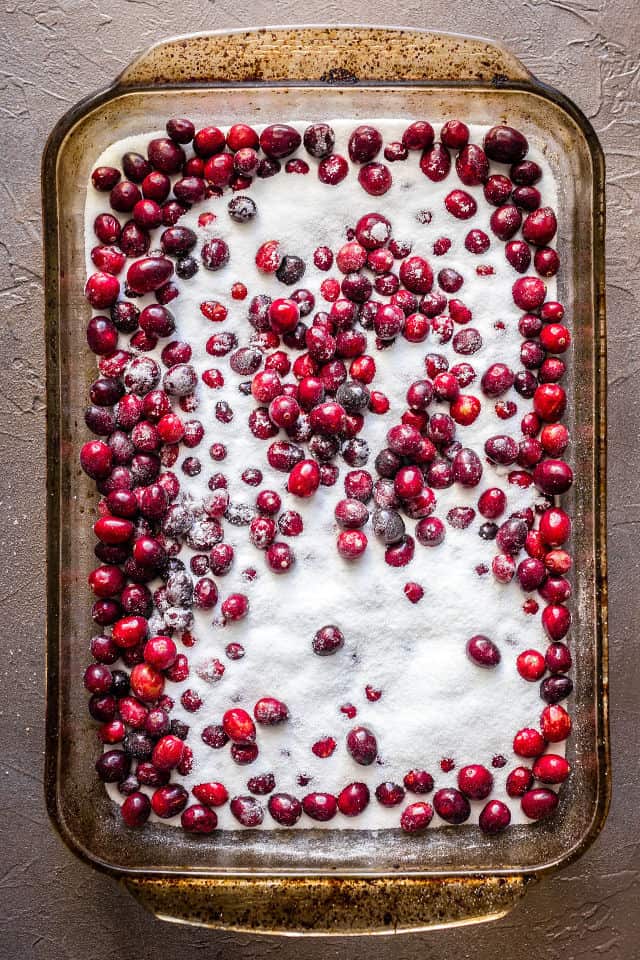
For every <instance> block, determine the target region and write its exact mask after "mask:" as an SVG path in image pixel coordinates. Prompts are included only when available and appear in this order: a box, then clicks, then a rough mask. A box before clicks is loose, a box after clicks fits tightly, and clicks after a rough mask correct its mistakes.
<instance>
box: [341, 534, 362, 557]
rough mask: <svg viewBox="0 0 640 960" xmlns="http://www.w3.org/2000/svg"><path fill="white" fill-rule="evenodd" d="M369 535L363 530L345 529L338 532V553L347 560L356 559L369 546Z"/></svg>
mask: <svg viewBox="0 0 640 960" xmlns="http://www.w3.org/2000/svg"><path fill="white" fill-rule="evenodd" d="M367 542H368V541H367V537H366V535H365V534H364V533H363V532H362V531H361V530H343V531H342V532H341V533H339V534H338V539H337V548H338V553H339V554H340V556H341V557H343V558H344V559H345V560H356V559H357V558H358V557H360V556H361V555H362V554H363V553H364V551H365V550H366V548H367Z"/></svg>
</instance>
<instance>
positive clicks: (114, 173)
mask: <svg viewBox="0 0 640 960" xmlns="http://www.w3.org/2000/svg"><path fill="white" fill-rule="evenodd" d="M120 176H121V174H120V171H119V170H118V169H117V168H116V167H96V168H95V170H94V171H93V172H92V174H91V182H92V184H93V185H94V187H95V188H96V190H100V191H102V192H103V193H108V192H109V190H112V189H113V188H114V187H115V185H116V183H118V181H119V180H120Z"/></svg>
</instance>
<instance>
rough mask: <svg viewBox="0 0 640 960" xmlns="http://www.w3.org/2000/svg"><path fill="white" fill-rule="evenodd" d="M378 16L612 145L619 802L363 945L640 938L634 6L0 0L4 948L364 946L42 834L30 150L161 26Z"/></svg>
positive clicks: (29, 954)
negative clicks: (522, 885) (458, 55)
mask: <svg viewBox="0 0 640 960" xmlns="http://www.w3.org/2000/svg"><path fill="white" fill-rule="evenodd" d="M305 21H307V22H311V23H313V22H324V23H339V22H350V23H357V22H364V23H367V22H368V23H378V24H383V23H389V24H401V25H407V26H416V27H425V28H431V29H438V28H439V29H443V30H450V31H459V32H463V33H471V34H480V35H486V36H494V37H496V38H499V39H502V40H504V41H505V42H506V43H507V44H508V45H509V46H510V47H511V49H512V50H513V51H514V52H515V53H516V54H517V55H518V56H519V57H521V58H522V60H523V61H524V62H525V63H526V64H527V65H528V66H529V68H530V69H531V70H532V71H533V72H534V73H535V74H537V76H538V77H540V78H541V79H542V80H545V81H547V82H548V83H550V84H552V85H554V86H557V87H558V88H560V89H561V90H563V91H564V92H565V93H566V94H568V95H569V96H570V97H571V98H572V99H573V100H575V101H576V103H578V104H579V106H580V107H581V108H582V109H583V110H584V112H585V113H586V114H587V116H588V117H589V118H590V119H591V121H592V123H593V125H594V127H595V129H596V131H597V132H598V134H599V136H600V138H601V140H602V143H603V145H604V148H605V151H606V154H607V163H608V174H607V182H608V205H609V218H608V222H609V230H608V256H607V269H608V312H609V329H610V338H609V369H610V421H609V440H610V473H609V477H610V495H609V496H610V501H609V502H610V516H609V532H610V544H609V549H610V558H611V617H610V620H611V654H612V678H611V681H612V682H611V689H612V708H613V709H612V738H613V750H614V761H615V787H614V799H613V807H612V810H611V814H610V817H609V821H608V824H607V826H606V828H605V830H604V832H603V834H602V835H601V836H600V838H599V839H598V841H597V842H596V844H595V845H594V846H593V848H592V849H591V850H590V852H589V853H588V854H587V855H586V856H585V857H583V858H582V859H581V860H579V861H578V862H577V863H576V864H574V865H573V866H572V867H570V868H569V869H568V870H565V871H564V872H562V873H560V874H558V875H556V876H555V877H554V878H553V879H550V880H548V881H546V882H544V883H542V884H539V885H538V886H537V887H536V888H535V889H533V890H532V891H531V892H530V893H529V895H528V896H527V898H526V900H525V902H524V903H523V904H522V905H521V906H520V907H519V908H518V909H517V910H516V911H515V912H514V913H513V914H511V915H510V916H509V917H507V918H506V919H505V920H502V921H500V922H497V923H493V924H489V925H486V926H483V927H475V928H474V927H472V928H464V929H460V930H452V931H449V932H435V933H432V934H429V935H422V936H418V937H400V938H396V939H389V938H385V939H382V940H377V941H376V942H375V944H374V945H373V949H375V950H376V952H377V954H378V956H380V957H383V958H391V957H394V958H396V960H405V958H409V957H413V956H415V955H416V954H420V955H421V956H422V957H423V958H425V960H430V958H436V957H448V958H449V957H459V958H474V960H483V958H489V957H494V956H500V957H504V958H505V960H508V958H515V957H518V958H520V957H524V956H526V955H528V954H529V955H532V956H535V957H536V958H539V960H545V958H556V957H560V956H562V957H563V960H575V958H598V957H599V958H605V960H631V958H634V957H637V956H638V949H637V946H636V945H637V942H638V938H639V937H640V911H639V910H638V885H639V871H640V855H639V846H640V832H639V830H638V824H639V821H640V814H639V809H640V805H639V804H638V803H637V799H636V798H637V789H638V781H639V776H638V760H637V749H634V744H635V745H637V740H638V737H637V733H638V707H637V692H636V691H637V689H638V684H640V671H639V669H638V661H639V657H638V653H637V649H636V650H634V645H635V644H637V637H638V634H639V633H640V606H639V604H638V603H637V602H636V598H637V597H638V595H639V591H640V564H639V562H638V553H637V549H636V531H637V529H638V524H640V475H639V472H638V457H637V437H638V433H639V429H640V391H638V388H637V378H638V374H639V371H640V346H639V342H638V332H637V323H638V318H639V315H640V293H639V284H640V243H639V241H640V228H639V215H640V136H639V131H640V112H639V111H638V103H639V102H640V15H639V14H638V7H637V3H636V2H635V0H525V2H520V0H477V2H475V3H469V2H468V0H464V2H463V0H430V2H429V4H426V3H423V2H420V0H395V2H394V3H393V4H392V5H388V4H380V3H375V2H372V0H352V2H351V3H350V4H348V5H342V4H339V3H337V2H335V0H326V2H325V3H324V4H323V5H321V6H317V5H316V4H313V3H311V2H309V0H296V2H283V0H275V2H274V0H271V2H265V0H254V2H253V4H246V5H241V4H238V3H237V2H236V3H232V2H229V0H181V2H180V3H177V2H175V0H174V2H171V0H111V2H110V3H108V4H102V3H98V2H87V0H58V2H56V0H6V2H5V3H4V4H3V10H2V15H1V18H0V111H1V114H0V116H1V117H2V121H1V123H2V126H1V127H0V129H1V131H2V146H3V149H2V156H1V159H0V171H1V172H0V204H1V205H2V211H3V212H2V219H1V220H0V224H1V228H0V315H1V322H0V450H1V456H2V459H1V461H0V462H1V463H2V464H3V466H2V467H0V570H1V574H0V604H2V619H3V627H4V629H3V636H2V640H1V641H0V687H1V688H2V689H1V692H0V743H1V744H2V746H1V750H2V753H1V754H0V756H1V761H0V791H1V800H0V830H1V831H2V834H3V839H2V845H1V846H0V958H2V960H26V958H34V960H45V958H46V960H49V958H51V960H80V958H82V960H112V958H113V960H115V958H118V960H133V958H136V960H147V958H151V957H154V958H155V957H162V958H163V960H173V958H181V960H190V958H197V957H204V956H206V957H208V958H226V957H232V956H233V957H235V958H238V957H241V958H244V957H246V958H251V960H263V958H266V957H269V956H271V955H275V954H276V953H277V954H278V955H279V956H281V957H282V958H283V960H288V958H294V957H297V956H299V955H301V954H302V955H304V956H305V957H306V958H308V960H316V958H318V960H319V958H321V957H322V960H330V958H334V957H349V958H354V960H356V958H358V960H359V958H364V957H367V956H369V955H370V953H371V950H372V943H371V942H370V941H365V940H350V941H346V940H330V941H329V940H311V941H307V942H306V943H305V944H304V946H302V945H301V944H300V943H296V942H295V941H282V940H279V939H276V938H271V937H269V938H256V937H251V936H238V935H229V934H223V933H214V932H208V931H204V930H197V929H188V928H181V927H174V926H169V925H167V924H161V923H160V922H158V921H155V920H154V919H153V918H152V917H151V916H149V915H147V914H146V913H145V912H144V911H143V910H142V909H141V908H139V907H138V906H137V905H136V904H135V903H134V901H133V900H132V899H131V898H130V897H129V896H127V895H126V894H125V893H124V892H121V891H120V890H119V889H118V888H117V887H116V885H115V884H114V883H113V882H112V881H111V880H110V879H108V878H107V877H104V876H101V875H99V874H97V873H95V872H93V871H92V870H91V869H89V868H88V867H86V866H83V865H81V864H80V863H79V862H78V861H76V860H75V859H74V857H73V856H72V855H71V854H70V853H68V852H67V851H66V849H65V848H64V847H63V846H62V844H61V842H60V841H59V840H58V838H57V837H56V836H55V834H54V833H53V831H52V829H51V827H50V825H49V822H48V819H47V815H46V813H45V809H44V804H43V800H42V788H41V771H42V756H43V722H42V721H43V713H44V707H43V632H44V582H43V575H42V571H43V549H44V479H45V465H44V361H43V353H44V351H43V343H42V309H43V306H42V304H43V290H42V258H41V235H40V234H41V227H40V209H39V205H40V198H39V182H38V178H39V164H40V155H41V151H42V147H43V144H44V141H45V137H46V135H47V134H48V132H49V131H50V129H51V128H52V126H53V125H54V123H55V121H56V120H57V119H58V117H59V116H60V115H61V114H62V113H64V112H65V111H66V110H67V109H68V108H69V107H70V106H71V105H72V104H73V103H74V102H75V101H77V100H79V99H80V98H82V97H84V96H85V95H86V94H88V93H90V92H91V91H93V90H95V89H96V88H99V87H102V86H104V85H106V84H108V83H109V82H110V81H111V80H112V78H113V77H114V76H115V75H116V74H117V73H118V72H119V71H120V70H121V69H122V67H123V66H124V65H125V64H126V62H127V61H128V60H129V59H130V58H131V57H132V56H133V54H134V53H135V52H137V51H139V50H142V49H143V48H144V47H146V46H148V45H149V44H151V43H152V42H153V41H155V40H157V39H160V38H161V37H163V36H167V35H171V34H175V33H183V32H191V31H198V30H206V29H212V28H224V27H244V26H252V25H256V24H258V25H277V24H284V23H301V22H305Z"/></svg>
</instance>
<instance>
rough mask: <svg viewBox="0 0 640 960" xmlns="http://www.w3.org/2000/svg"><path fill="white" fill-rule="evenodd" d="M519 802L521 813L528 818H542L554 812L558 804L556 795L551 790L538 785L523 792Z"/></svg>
mask: <svg viewBox="0 0 640 960" xmlns="http://www.w3.org/2000/svg"><path fill="white" fill-rule="evenodd" d="M520 804H521V806H522V811H523V813H524V814H525V816H527V817H529V819H530V820H543V819H545V818H546V817H550V816H551V814H553V813H554V812H555V810H556V807H557V806H558V795H557V793H554V792H553V790H547V789H545V788H544V787H539V788H536V789H534V790H528V791H527V792H526V793H525V794H523V796H522V800H521V801H520Z"/></svg>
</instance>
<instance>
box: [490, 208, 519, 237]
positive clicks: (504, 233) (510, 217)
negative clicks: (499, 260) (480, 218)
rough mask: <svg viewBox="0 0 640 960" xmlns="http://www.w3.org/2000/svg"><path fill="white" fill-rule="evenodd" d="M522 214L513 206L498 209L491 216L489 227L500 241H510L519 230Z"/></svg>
mask: <svg viewBox="0 0 640 960" xmlns="http://www.w3.org/2000/svg"><path fill="white" fill-rule="evenodd" d="M521 223H522V214H521V213H520V211H519V210H518V208H517V207H516V206H515V205H514V204H506V205H505V206H502V207H498V209H497V210H494V211H493V213H492V214H491V219H490V220H489V226H490V227H491V229H492V231H493V232H494V233H495V235H496V236H497V237H498V238H499V239H500V240H505V241H506V240H510V239H511V237H513V235H514V234H515V233H517V231H518V230H519V229H520V225H521Z"/></svg>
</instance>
